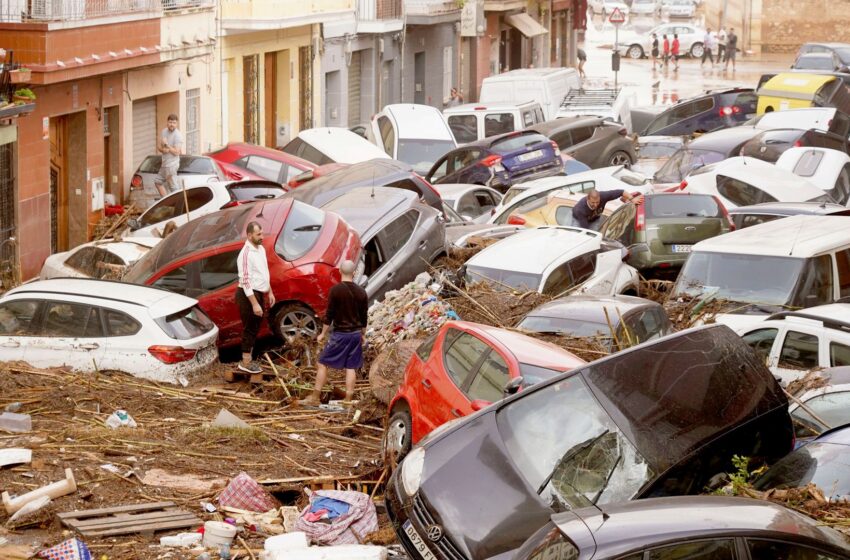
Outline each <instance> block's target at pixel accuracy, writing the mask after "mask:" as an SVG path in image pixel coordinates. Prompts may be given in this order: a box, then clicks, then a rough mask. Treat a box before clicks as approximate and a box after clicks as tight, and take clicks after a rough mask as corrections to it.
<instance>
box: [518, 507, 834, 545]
mask: <svg viewBox="0 0 850 560" xmlns="http://www.w3.org/2000/svg"><path fill="white" fill-rule="evenodd" d="M636 526H639V527H641V531H640V532H635V531H634V527H636ZM848 553H850V548H848V544H847V539H846V537H844V536H843V535H842V534H841V533H839V532H838V531H836V530H835V529H832V528H830V527H826V526H824V525H823V524H822V523H819V522H817V521H815V520H814V519H812V518H811V517H808V516H806V515H803V514H800V513H797V512H795V511H792V510H791V509H789V508H786V507H783V506H781V505H778V504H774V503H771V502H769V501H765V500H754V499H751V498H731V497H725V496H698V497H675V498H651V499H647V500H639V501H636V502H625V503H622V504H616V505H613V506H609V507H606V508H605V510H604V511H601V510H600V509H599V508H597V507H593V506H589V507H585V508H582V509H578V510H575V511H570V512H565V513H558V514H555V515H553V516H552V520H551V521H550V522H549V523H547V524H546V525H544V526H543V527H542V528H541V529H540V530H539V531H538V532H537V533H535V534H534V536H532V537H531V538H529V539H528V541H526V543H525V544H524V545H523V547H522V549H521V550H520V551H519V552H517V554H516V555H515V556H514V558H516V560H534V559H538V558H548V557H549V556H548V555H549V554H553V555H555V556H553V557H554V558H591V555H592V558H593V560H613V559H614V558H617V559H621V560H639V559H641V558H651V559H652V560H655V559H661V558H664V559H667V558H670V559H673V558H676V559H679V558H692V559H703V560H715V559H716V560H735V559H738V560H746V559H748V558H753V559H755V558H764V559H767V558H773V559H777V560H778V559H780V558H781V559H784V560H790V559H792V558H794V559H796V558H799V559H801V560H802V559H804V558H812V559H814V558H819V559H821V558H822V559H838V558H845V557H847V554H848ZM644 555H647V556H644Z"/></svg>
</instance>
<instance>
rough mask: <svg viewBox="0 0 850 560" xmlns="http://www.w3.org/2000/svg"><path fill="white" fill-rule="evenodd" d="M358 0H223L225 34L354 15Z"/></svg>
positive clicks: (222, 20) (312, 22) (288, 26)
mask: <svg viewBox="0 0 850 560" xmlns="http://www.w3.org/2000/svg"><path fill="white" fill-rule="evenodd" d="M354 1H355V0H222V2H221V23H222V27H223V29H224V34H225V35H227V34H228V33H234V32H235V33H238V32H244V31H261V30H272V29H286V28H291V27H298V26H302V25H311V24H314V23H328V22H332V21H336V20H338V19H345V18H348V19H350V18H351V15H352V13H353V12H354V9H355V8H354Z"/></svg>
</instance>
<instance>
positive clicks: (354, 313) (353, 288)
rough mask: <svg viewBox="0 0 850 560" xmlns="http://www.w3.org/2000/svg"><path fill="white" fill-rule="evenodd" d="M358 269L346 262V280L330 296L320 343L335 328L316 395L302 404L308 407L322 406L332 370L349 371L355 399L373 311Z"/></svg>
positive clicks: (342, 269) (348, 391)
mask: <svg viewBox="0 0 850 560" xmlns="http://www.w3.org/2000/svg"><path fill="white" fill-rule="evenodd" d="M354 270H355V265H354V263H353V262H352V261H343V262H342V264H341V265H340V266H339V273H340V276H341V277H342V279H341V281H340V282H339V284H337V285H335V286H334V287H333V288H331V291H330V293H329V294H328V310H327V311H326V312H325V317H324V319H323V320H322V323H323V324H322V332H321V333H320V334H319V338H318V341H319V344H321V343H322V342H323V341H324V340H325V337H326V336H327V334H328V331H329V330H331V328H333V332H331V337H330V340H328V343H327V345H326V346H325V347H324V349H322V353H321V354H320V355H319V365H318V366H317V367H316V386H315V387H314V388H313V393H312V394H311V395H310V396H309V397H307V398H306V399H304V400H303V401H302V402H303V403H304V404H306V405H312V406H315V405H318V404H319V402H320V399H321V397H322V387H324V386H325V383H327V380H328V368H333V369H344V370H345V402H351V400H352V399H353V398H354V381H355V375H356V373H357V369H358V368H360V367H362V366H363V333H364V332H365V330H366V322H367V318H368V310H369V298H368V296H367V295H366V290H364V289H363V288H362V287H360V286H358V285H357V284H355V283H354Z"/></svg>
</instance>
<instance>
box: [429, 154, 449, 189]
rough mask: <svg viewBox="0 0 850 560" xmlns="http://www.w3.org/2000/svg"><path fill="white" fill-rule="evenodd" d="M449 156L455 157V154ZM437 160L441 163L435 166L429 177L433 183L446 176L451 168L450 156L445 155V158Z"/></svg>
mask: <svg viewBox="0 0 850 560" xmlns="http://www.w3.org/2000/svg"><path fill="white" fill-rule="evenodd" d="M449 157H454V156H453V155H450V156H449ZM437 161H438V162H439V163H438V164H437V165H435V166H434V170H433V171H432V172H431V174H430V175H429V176H428V177H427V179H428V180H429V181H431V182H432V183H434V182H436V181H439V180H440V179H442V178H443V177H445V176H446V173H448V169H449V158H448V157H445V158H443V159H440V160H437Z"/></svg>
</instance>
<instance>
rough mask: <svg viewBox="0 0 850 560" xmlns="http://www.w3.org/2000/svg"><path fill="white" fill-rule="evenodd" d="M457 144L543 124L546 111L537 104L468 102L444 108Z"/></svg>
mask: <svg viewBox="0 0 850 560" xmlns="http://www.w3.org/2000/svg"><path fill="white" fill-rule="evenodd" d="M443 115H445V117H446V122H448V123H449V128H451V130H452V133H453V134H454V137H455V139H456V140H457V142H458V144H461V145H462V144H468V143H469V142H475V141H477V140H484V139H485V138H489V137H490V136H498V135H500V134H506V133H508V132H514V131H515V130H522V129H523V128H525V127H527V126H531V125H533V124H537V123H541V122H543V121H544V120H545V119H544V117H543V109H542V108H541V107H540V103H538V102H537V101H524V102H522V103H488V104H486V105H485V104H482V103H467V104H465V105H458V106H456V107H448V108H447V109H443Z"/></svg>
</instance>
